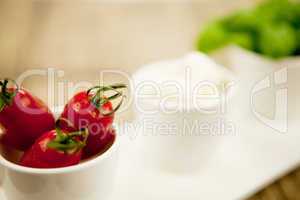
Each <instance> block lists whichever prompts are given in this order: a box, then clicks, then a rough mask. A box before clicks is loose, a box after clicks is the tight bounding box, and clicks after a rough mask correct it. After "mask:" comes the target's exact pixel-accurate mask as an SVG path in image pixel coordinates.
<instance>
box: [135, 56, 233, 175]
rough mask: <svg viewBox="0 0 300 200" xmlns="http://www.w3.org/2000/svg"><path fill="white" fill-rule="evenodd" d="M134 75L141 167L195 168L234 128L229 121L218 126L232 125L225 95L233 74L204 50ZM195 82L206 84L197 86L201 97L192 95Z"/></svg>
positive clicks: (230, 90)
mask: <svg viewBox="0 0 300 200" xmlns="http://www.w3.org/2000/svg"><path fill="white" fill-rule="evenodd" d="M133 78H134V84H135V88H136V96H135V97H136V98H135V109H136V116H137V123H139V124H142V127H143V129H142V130H141V131H140V133H141V137H139V138H138V139H139V142H138V143H137V144H138V145H139V152H140V155H141V159H143V161H144V162H143V163H145V164H144V165H145V167H149V168H152V169H159V170H163V171H167V172H171V173H174V172H175V173H186V172H188V173H190V172H195V171H198V170H199V169H200V168H202V167H203V166H205V165H206V164H207V163H208V162H209V161H210V159H211V158H213V157H214V155H215V153H216V152H217V150H218V147H219V146H220V142H222V141H224V140H223V139H224V137H223V136H224V135H227V134H234V133H233V132H230V131H231V130H230V127H229V128H228V130H227V127H225V129H226V130H224V127H217V126H218V125H219V124H220V123H221V126H223V125H224V126H231V125H232V123H230V121H229V122H228V120H227V114H228V110H227V108H228V105H227V100H230V99H231V98H232V96H233V94H234V90H235V88H234V86H232V87H229V86H230V84H233V82H234V75H233V74H232V73H231V72H230V71H228V70H227V69H226V68H224V67H222V66H219V65H217V64H216V63H214V62H213V61H212V60H211V59H210V58H209V57H207V56H206V55H203V54H201V53H191V54H188V55H186V56H184V57H182V58H179V59H175V60H169V61H163V62H158V63H154V64H150V65H147V66H144V67H142V68H141V69H139V70H138V71H137V72H136V73H135V74H134V75H133ZM199 85H201V86H204V87H200V90H199V91H200V92H201V94H203V98H200V99H199V100H198V101H194V97H195V96H196V95H195V93H194V92H193V91H197V90H196V89H197V88H198V89H199V87H196V86H199ZM170 86H171V87H170ZM222 86H226V87H222ZM145 95H146V97H148V98H145ZM149 96H150V97H149ZM172 97H175V98H176V100H174V101H173V98H172ZM224 109H225V110H224ZM195 126H196V127H195ZM192 129H194V130H192ZM213 129H215V130H213ZM233 129H234V127H233ZM232 131H234V130H232Z"/></svg>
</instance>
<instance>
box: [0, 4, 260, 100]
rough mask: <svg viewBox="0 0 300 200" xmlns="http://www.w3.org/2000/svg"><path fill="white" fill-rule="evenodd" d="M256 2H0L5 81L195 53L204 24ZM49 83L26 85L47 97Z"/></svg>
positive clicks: (88, 73) (73, 76) (73, 75)
mask: <svg viewBox="0 0 300 200" xmlns="http://www.w3.org/2000/svg"><path fill="white" fill-rule="evenodd" d="M253 4H255V1H254V0H239V1H235V0H209V1H207V0H193V1H189V0H174V1H165V0H155V1H152V0H105V1H104V0H0V24H1V32H0V44H1V45H0V68H1V76H9V77H16V76H18V75H20V74H21V73H22V72H24V71H26V70H28V69H40V68H47V67H53V68H56V69H60V70H63V71H64V72H65V73H64V77H63V79H67V80H69V81H75V82H76V81H80V80H97V79H98V74H99V73H98V72H99V70H101V69H114V68H115V69H119V70H123V71H125V72H126V73H129V74H130V73H132V72H133V71H135V69H136V68H138V67H139V66H141V65H143V64H146V63H149V62H152V61H156V60H159V59H170V58H175V57H178V56H182V55H183V54H184V53H186V52H188V51H190V50H194V49H195V41H196V37H197V35H198V34H199V31H200V29H201V25H202V24H204V23H205V22H206V21H208V20H211V19H214V18H215V17H217V16H222V15H224V14H226V13H230V12H231V11H232V10H235V9H237V8H241V7H245V8H247V7H249V6H251V5H253ZM45 84H47V81H46V80H43V79H41V78H40V77H38V76H36V77H34V78H31V79H30V81H26V82H25V86H26V87H28V88H30V89H31V90H32V91H33V92H34V93H36V94H39V95H40V96H42V97H44V100H45V101H47V99H46V98H45V96H46V91H45V90H44V87H45V86H46V85H45Z"/></svg>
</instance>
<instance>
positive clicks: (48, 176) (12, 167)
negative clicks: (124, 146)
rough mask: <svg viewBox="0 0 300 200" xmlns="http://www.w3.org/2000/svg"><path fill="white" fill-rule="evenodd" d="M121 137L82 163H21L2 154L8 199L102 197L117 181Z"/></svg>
mask: <svg viewBox="0 0 300 200" xmlns="http://www.w3.org/2000/svg"><path fill="white" fill-rule="evenodd" d="M117 148H118V138H117V139H116V140H115V143H114V144H113V145H112V146H111V148H110V149H109V150H107V151H106V152H105V153H104V154H102V155H100V156H98V157H96V158H94V159H91V160H89V161H85V162H83V163H81V164H78V165H75V166H71V167H65V168H56V169H34V168H27V167H23V166H20V165H17V164H15V163H13V162H10V161H8V160H7V159H6V158H5V154H4V151H2V152H1V155H0V164H1V165H2V166H3V168H4V171H5V172H4V179H3V181H2V188H3V190H4V195H5V196H6V199H7V200H29V199H30V200H41V199H43V200H53V199H63V200H82V199H84V200H102V199H106V198H107V197H108V196H109V194H110V192H111V191H112V188H113V185H114V175H115V169H116V166H117V163H116V162H117V157H118V156H117V152H118V151H117Z"/></svg>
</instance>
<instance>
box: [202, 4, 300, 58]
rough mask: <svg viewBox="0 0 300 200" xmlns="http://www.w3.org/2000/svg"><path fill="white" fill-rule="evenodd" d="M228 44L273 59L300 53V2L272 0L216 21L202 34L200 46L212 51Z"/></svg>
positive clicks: (204, 49) (203, 49) (206, 50)
mask: <svg viewBox="0 0 300 200" xmlns="http://www.w3.org/2000/svg"><path fill="white" fill-rule="evenodd" d="M228 44H236V45H239V46H241V47H243V48H245V49H248V50H252V51H255V52H257V53H261V54H263V55H266V56H268V57H271V58H282V57H286V56H293V55H299V54H300V3H299V2H295V1H289V0H268V1H266V2H263V3H261V4H260V5H258V6H256V7H255V8H251V9H248V10H241V11H238V12H236V13H234V14H232V15H230V16H226V17H224V18H222V19H219V20H216V21H214V22H212V23H210V24H208V26H207V27H206V28H204V30H202V32H201V33H200V35H199V38H198V40H197V49H198V50H200V51H203V52H206V53H210V52H212V51H214V50H216V49H219V48H222V47H224V46H226V45H228Z"/></svg>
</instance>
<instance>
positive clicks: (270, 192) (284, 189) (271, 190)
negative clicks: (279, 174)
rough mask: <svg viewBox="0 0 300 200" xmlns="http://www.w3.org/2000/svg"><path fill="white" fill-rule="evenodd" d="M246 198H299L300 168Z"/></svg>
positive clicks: (264, 199) (265, 199) (263, 199)
mask: <svg viewBox="0 0 300 200" xmlns="http://www.w3.org/2000/svg"><path fill="white" fill-rule="evenodd" d="M248 200H300V168H299V169H297V170H295V171H293V172H291V173H290V174H288V175H286V176H285V177H283V178H281V179H280V180H278V181H276V182H275V183H273V184H271V185H270V186H268V187H267V188H265V189H264V190H262V191H260V192H258V193H257V194H255V195H254V196H252V197H251V198H249V199H248Z"/></svg>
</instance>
